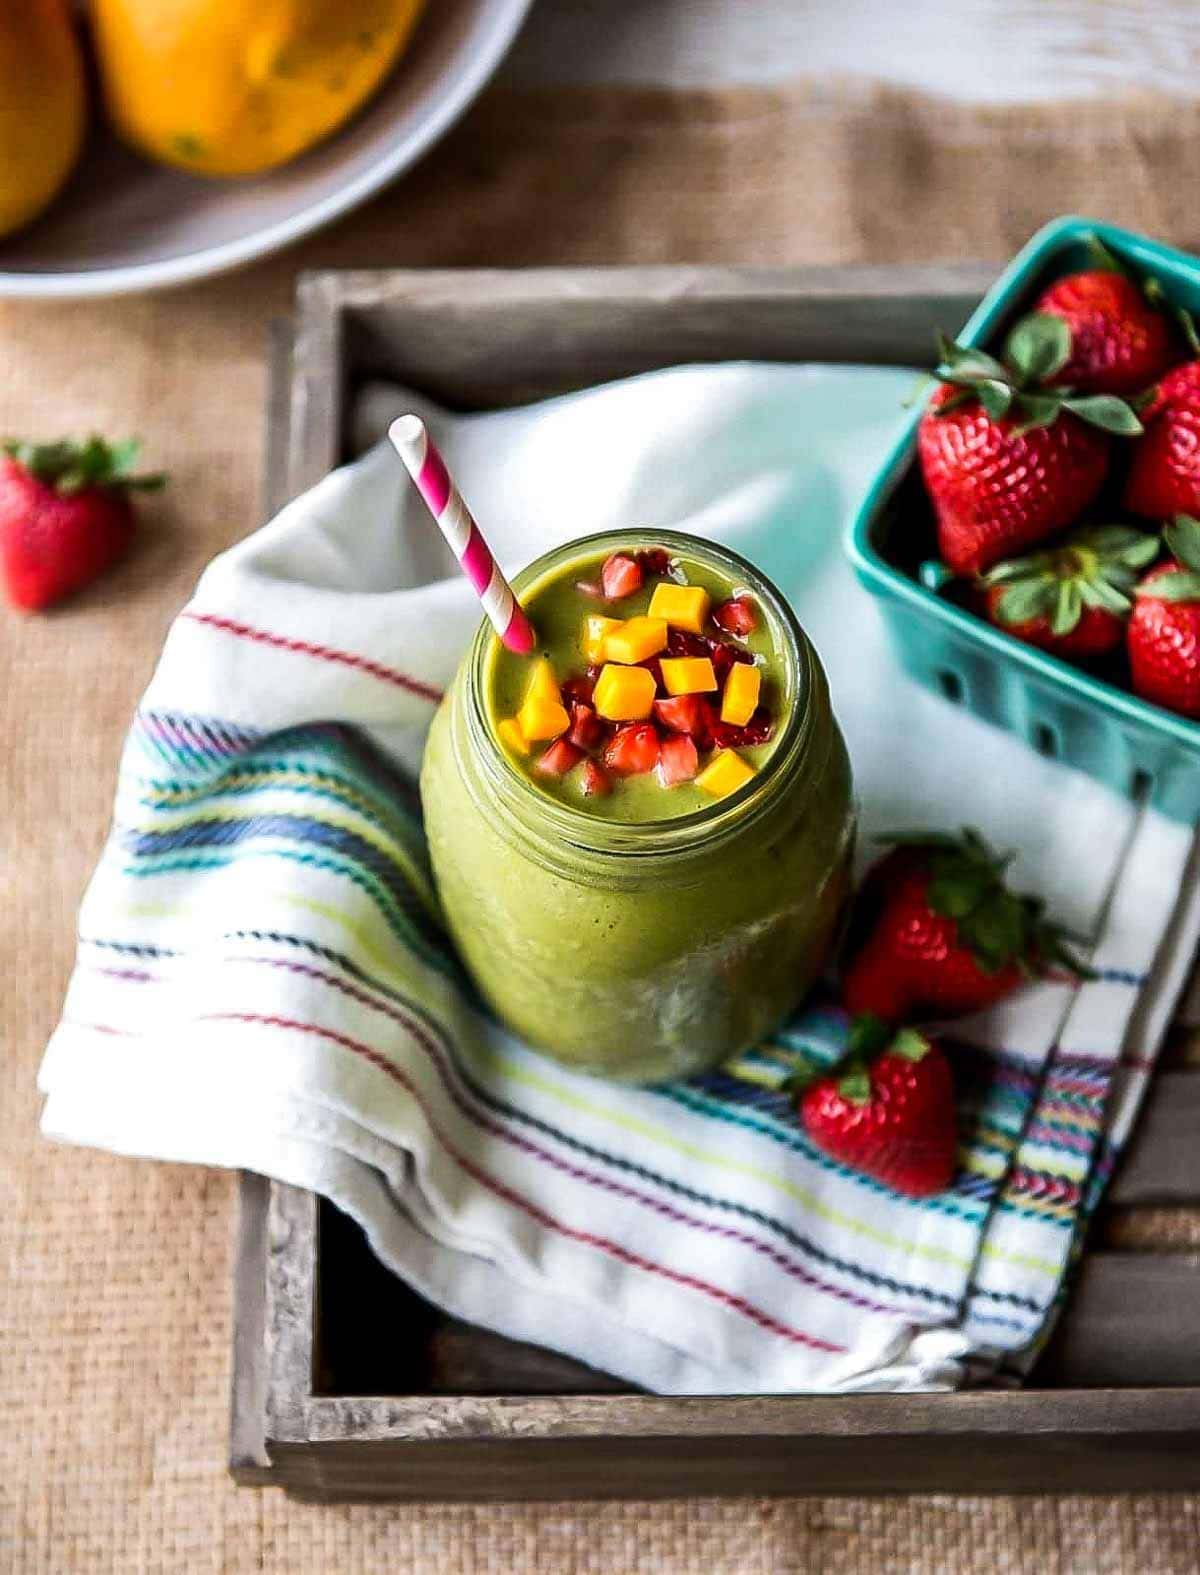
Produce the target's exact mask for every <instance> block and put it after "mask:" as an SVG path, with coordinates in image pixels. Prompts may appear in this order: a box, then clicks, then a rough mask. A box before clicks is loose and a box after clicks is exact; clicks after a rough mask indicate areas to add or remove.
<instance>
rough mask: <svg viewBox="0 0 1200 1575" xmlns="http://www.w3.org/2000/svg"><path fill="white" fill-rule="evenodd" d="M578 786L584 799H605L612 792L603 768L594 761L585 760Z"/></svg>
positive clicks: (610, 783)
mask: <svg viewBox="0 0 1200 1575" xmlns="http://www.w3.org/2000/svg"><path fill="white" fill-rule="evenodd" d="M579 786H580V788H581V789H582V791H583V794H584V797H585V798H606V797H607V796H608V794H609V793H611V792H612V782H611V781H610V780H609V776H608V772H607V771H605V769H604V767H603V766H598V765H597V764H596V762H595V761H594V760H585V761H584V762H583V770H582V771H581V772H580V773H579Z"/></svg>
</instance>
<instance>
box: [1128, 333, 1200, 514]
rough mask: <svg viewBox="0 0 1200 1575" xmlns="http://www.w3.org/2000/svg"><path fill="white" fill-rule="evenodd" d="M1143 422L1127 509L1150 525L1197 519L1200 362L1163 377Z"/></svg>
mask: <svg viewBox="0 0 1200 1575" xmlns="http://www.w3.org/2000/svg"><path fill="white" fill-rule="evenodd" d="M1142 420H1143V422H1144V424H1145V428H1146V435H1145V436H1144V437H1143V438H1142V439H1141V441H1140V442H1138V443H1137V444H1136V445H1135V446H1134V450H1133V458H1132V460H1131V461H1130V465H1129V475H1128V476H1127V477H1126V479H1125V496H1124V503H1125V507H1126V508H1127V509H1132V511H1133V512H1134V513H1135V514H1140V515H1142V516H1143V518H1145V519H1149V520H1169V519H1171V518H1173V517H1174V516H1175V515H1176V514H1192V515H1200V360H1196V361H1187V362H1185V363H1184V365H1183V366H1177V367H1176V368H1175V369H1174V371H1172V372H1168V373H1167V375H1166V377H1164V378H1163V380H1162V382H1161V383H1160V384H1159V385H1158V387H1157V388H1156V389H1155V391H1154V394H1153V396H1152V397H1151V399H1150V401H1149V403H1148V404H1147V405H1145V406H1144V408H1143V410H1142Z"/></svg>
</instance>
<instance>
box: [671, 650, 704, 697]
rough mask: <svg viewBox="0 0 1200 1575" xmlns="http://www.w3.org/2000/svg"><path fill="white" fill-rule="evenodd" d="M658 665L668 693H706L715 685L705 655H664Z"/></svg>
mask: <svg viewBox="0 0 1200 1575" xmlns="http://www.w3.org/2000/svg"><path fill="white" fill-rule="evenodd" d="M660 666H661V667H662V675H663V683H664V684H665V685H666V686H667V693H668V694H669V695H706V694H710V693H711V692H712V691H713V690H714V689H715V688H716V687H717V675H716V673H715V672H713V664H712V662H711V661H710V660H709V658H708V657H707V656H664V657H663V659H662V662H661V663H660Z"/></svg>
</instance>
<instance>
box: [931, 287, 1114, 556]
mask: <svg viewBox="0 0 1200 1575" xmlns="http://www.w3.org/2000/svg"><path fill="white" fill-rule="evenodd" d="M940 346H941V354H942V361H941V364H940V365H939V367H938V369H937V376H938V377H939V378H940V379H941V380H942V384H943V386H942V387H941V388H939V389H938V390H937V391H936V392H935V393H934V395H933V397H932V399H931V400H930V403H929V406H928V408H927V409H926V411H925V414H924V416H923V417H922V419H921V423H920V427H919V428H918V432H917V453H918V457H919V459H920V463H921V471H922V474H923V475H924V478H925V486H926V488H927V490H928V492H929V497H930V500H931V502H932V503H933V511H934V516H935V518H936V521H937V530H938V543H939V547H940V550H941V555H942V557H943V559H944V560H945V561H946V563H947V564H948V565H949V566H950V568H951V569H953V570H954V571H955V573H957V574H972V573H981V572H982V571H983V570H984V569H987V568H990V567H991V565H992V564H994V563H998V562H999V561H1000V559H1001V558H1005V557H1010V556H1012V555H1013V554H1014V553H1018V552H1021V551H1023V550H1024V549H1025V548H1026V547H1031V546H1034V545H1035V544H1036V543H1037V542H1040V541H1043V540H1044V539H1045V538H1046V537H1048V536H1052V535H1053V534H1054V533H1055V531H1058V530H1062V529H1063V528H1064V526H1067V525H1069V524H1071V523H1072V521H1074V520H1075V519H1076V518H1077V517H1078V516H1079V514H1081V513H1082V511H1083V510H1084V509H1085V508H1086V507H1087V506H1088V504H1089V503H1091V501H1092V499H1093V498H1094V497H1095V496H1096V494H1097V493H1098V492H1099V490H1100V488H1101V486H1102V485H1103V484H1104V478H1105V476H1106V475H1107V474H1108V464H1109V434H1110V433H1116V434H1119V435H1121V436H1134V435H1136V434H1137V433H1139V432H1141V430H1142V428H1141V423H1140V422H1139V421H1138V418H1137V416H1136V415H1135V414H1134V413H1133V410H1132V409H1131V408H1130V406H1129V405H1128V404H1126V403H1125V401H1124V400H1121V399H1117V398H1116V397H1115V396H1114V395H1112V394H1091V395H1076V394H1074V393H1073V392H1072V390H1071V389H1069V388H1053V387H1050V386H1049V381H1048V380H1049V379H1051V378H1053V377H1054V376H1055V375H1056V374H1057V373H1058V372H1060V371H1061V370H1062V368H1063V367H1064V366H1065V365H1066V363H1067V357H1068V355H1069V354H1070V333H1069V331H1068V329H1067V325H1066V324H1065V323H1064V322H1063V321H1062V320H1061V318H1057V317H1049V316H1037V315H1035V316H1031V317H1026V318H1023V319H1022V320H1021V321H1020V322H1019V323H1018V324H1017V325H1016V327H1015V328H1014V329H1013V331H1012V333H1011V334H1010V335H1009V337H1008V341H1007V344H1006V347H1005V360H1004V361H1003V362H1001V361H997V360H996V359H995V358H994V357H992V356H990V355H987V354H986V353H985V352H984V351H982V350H971V349H966V348H964V347H962V346H960V345H956V344H953V343H952V342H951V341H950V340H948V339H945V338H942V339H941V340H940Z"/></svg>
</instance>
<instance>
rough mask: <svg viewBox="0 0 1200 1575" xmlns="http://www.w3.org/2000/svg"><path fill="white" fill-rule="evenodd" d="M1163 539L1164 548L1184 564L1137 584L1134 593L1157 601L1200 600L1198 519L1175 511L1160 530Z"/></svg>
mask: <svg viewBox="0 0 1200 1575" xmlns="http://www.w3.org/2000/svg"><path fill="white" fill-rule="evenodd" d="M1163 540H1164V541H1165V542H1166V544H1167V551H1168V552H1169V553H1170V554H1171V556H1172V557H1173V558H1175V559H1176V561H1177V562H1178V563H1180V564H1182V565H1183V567H1182V568H1179V569H1173V570H1172V571H1171V572H1170V573H1169V574H1161V575H1159V576H1158V578H1157V579H1154V580H1151V581H1150V583H1149V584H1148V585H1142V586H1139V587H1138V592H1137V594H1138V595H1139V596H1152V597H1154V599H1155V600H1156V601H1160V602H1197V601H1200V520H1194V519H1192V518H1191V516H1190V515H1188V514H1177V515H1176V516H1175V519H1174V520H1173V521H1172V522H1171V524H1170V525H1168V526H1167V527H1166V529H1165V530H1164V531H1163Z"/></svg>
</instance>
